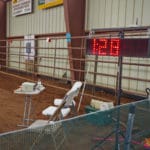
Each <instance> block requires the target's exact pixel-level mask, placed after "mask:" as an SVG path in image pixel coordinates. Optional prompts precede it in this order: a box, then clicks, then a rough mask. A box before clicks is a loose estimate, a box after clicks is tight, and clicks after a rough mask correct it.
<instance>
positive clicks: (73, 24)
mask: <svg viewBox="0 0 150 150" xmlns="http://www.w3.org/2000/svg"><path fill="white" fill-rule="evenodd" d="M85 7H86V0H64V12H65V22H66V31H67V33H70V34H71V36H72V37H73V36H83V35H85ZM82 46H83V40H82V39H71V42H68V47H82ZM69 57H70V58H84V57H85V56H84V51H83V50H78V49H71V48H69ZM70 67H71V69H79V70H84V62H80V61H77V60H76V61H75V60H74V61H70ZM71 77H72V79H73V80H84V74H83V73H81V72H77V71H74V72H73V71H72V72H71Z"/></svg>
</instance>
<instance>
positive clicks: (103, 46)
mask: <svg viewBox="0 0 150 150" xmlns="http://www.w3.org/2000/svg"><path fill="white" fill-rule="evenodd" d="M107 44H108V40H107V39H93V51H92V53H93V54H97V55H103V56H105V55H106V50H107Z"/></svg>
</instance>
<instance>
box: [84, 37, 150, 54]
mask: <svg viewBox="0 0 150 150" xmlns="http://www.w3.org/2000/svg"><path fill="white" fill-rule="evenodd" d="M86 52H87V54H88V55H99V56H126V57H150V39H120V38H111V39H107V38H100V39H87V47H86Z"/></svg>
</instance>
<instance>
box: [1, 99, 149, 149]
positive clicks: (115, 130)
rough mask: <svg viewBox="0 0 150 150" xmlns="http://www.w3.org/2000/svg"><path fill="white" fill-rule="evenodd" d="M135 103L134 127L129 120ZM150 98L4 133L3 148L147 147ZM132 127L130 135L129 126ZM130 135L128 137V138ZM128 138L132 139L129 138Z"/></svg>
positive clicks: (2, 136) (2, 137) (2, 138)
mask: <svg viewBox="0 0 150 150" xmlns="http://www.w3.org/2000/svg"><path fill="white" fill-rule="evenodd" d="M132 105H134V106H135V113H134V116H135V117H134V119H132V122H133V127H132V128H131V124H128V120H129V118H130V115H131V112H130V107H131V106H132ZM149 114H150V101H149V100H147V99H146V100H142V101H139V102H135V103H129V104H126V105H122V106H117V107H115V108H113V109H110V110H106V111H95V112H89V113H88V114H85V115H81V116H77V117H74V118H71V119H66V120H62V121H56V122H53V123H50V124H48V123H47V124H46V125H44V126H39V127H35V128H27V129H23V130H18V131H14V132H9V133H4V134H1V135H0V149H1V150H20V149H22V150H44V149H56V150H58V149H60V150H76V149H78V150H97V149H100V150H106V149H107V150H113V149H122V150H125V149H126V148H125V147H126V145H127V144H128V145H129V148H130V150H146V146H145V145H144V144H145V143H144V140H145V139H146V138H150V117H149ZM128 128H131V129H132V132H131V135H130V136H127V134H129V133H127V129H128ZM125 139H127V140H125ZM126 141H128V142H126Z"/></svg>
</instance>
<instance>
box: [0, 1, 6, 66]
mask: <svg viewBox="0 0 150 150" xmlns="http://www.w3.org/2000/svg"><path fill="white" fill-rule="evenodd" d="M0 19H1V21H0V40H2V39H6V3H5V2H4V1H0ZM0 46H6V42H4V41H3V42H2V41H0ZM0 52H6V48H1V47H0ZM2 60H6V55H4V54H3V55H0V65H6V61H2Z"/></svg>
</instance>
